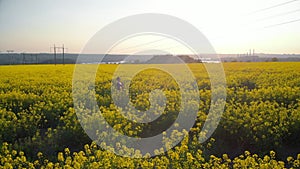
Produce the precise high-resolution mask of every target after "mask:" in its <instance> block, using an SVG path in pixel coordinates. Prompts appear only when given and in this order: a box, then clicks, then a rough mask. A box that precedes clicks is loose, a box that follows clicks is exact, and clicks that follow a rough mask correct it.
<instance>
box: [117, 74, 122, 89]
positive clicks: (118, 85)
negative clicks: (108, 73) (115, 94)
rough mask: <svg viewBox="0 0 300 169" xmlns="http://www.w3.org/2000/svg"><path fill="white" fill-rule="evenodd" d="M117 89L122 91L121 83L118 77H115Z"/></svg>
mask: <svg viewBox="0 0 300 169" xmlns="http://www.w3.org/2000/svg"><path fill="white" fill-rule="evenodd" d="M117 89H118V90H123V83H122V82H121V79H120V77H117Z"/></svg>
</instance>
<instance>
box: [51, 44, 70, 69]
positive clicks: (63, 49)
mask: <svg viewBox="0 0 300 169" xmlns="http://www.w3.org/2000/svg"><path fill="white" fill-rule="evenodd" d="M52 48H53V52H54V64H55V65H56V63H57V62H56V54H57V53H56V52H57V51H58V50H59V49H61V51H62V60H63V64H65V50H66V49H67V48H65V46H64V44H63V45H62V47H56V46H55V44H54V45H53V47H52ZM52 48H50V52H51V49H52Z"/></svg>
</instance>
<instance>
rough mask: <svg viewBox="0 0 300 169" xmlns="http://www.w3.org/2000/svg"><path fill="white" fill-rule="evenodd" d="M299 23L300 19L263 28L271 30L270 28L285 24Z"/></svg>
mask: <svg viewBox="0 0 300 169" xmlns="http://www.w3.org/2000/svg"><path fill="white" fill-rule="evenodd" d="M299 21H300V19H296V20H292V21H287V22H281V23H278V24H274V25H269V26H266V27H264V28H271V27H275V26H280V25H285V24H289V23H293V22H299Z"/></svg>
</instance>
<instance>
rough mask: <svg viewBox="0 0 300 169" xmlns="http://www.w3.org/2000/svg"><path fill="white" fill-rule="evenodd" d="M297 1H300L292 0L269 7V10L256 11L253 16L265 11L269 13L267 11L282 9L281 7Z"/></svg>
mask: <svg viewBox="0 0 300 169" xmlns="http://www.w3.org/2000/svg"><path fill="white" fill-rule="evenodd" d="M296 1H299V0H291V1H287V2H283V3H280V4H276V5H273V6H270V7H267V8H263V9H259V10H256V11H254V12H252V13H251V14H254V13H258V12H263V11H267V10H270V9H273V8H277V7H280V6H283V5H287V4H290V3H293V2H296Z"/></svg>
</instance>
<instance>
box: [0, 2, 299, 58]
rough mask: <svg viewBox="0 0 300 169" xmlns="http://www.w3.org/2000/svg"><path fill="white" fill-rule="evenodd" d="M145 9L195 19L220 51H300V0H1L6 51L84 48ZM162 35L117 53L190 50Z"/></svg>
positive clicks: (1, 43) (1, 42) (0, 43)
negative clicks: (104, 30) (99, 33)
mask: <svg viewBox="0 0 300 169" xmlns="http://www.w3.org/2000/svg"><path fill="white" fill-rule="evenodd" d="M141 13H162V14H168V15H172V16H175V17H178V18H180V19H183V20H185V21H187V22H189V23H190V24H192V25H194V26H195V27H197V28H198V29H199V30H200V31H201V32H202V33H203V34H204V35H205V36H206V37H207V38H208V40H209V41H210V42H211V44H212V45H213V47H214V48H215V50H216V52H217V53H246V52H247V51H249V49H255V51H256V52H261V53H279V54H283V53H300V46H299V44H300V43H299V42H300V0H294V1H291V0H264V1H262V0H226V1H222V0H209V1H208V0H206V1H204V0H187V1H183V0H181V1H179V0H151V1H141V0H126V1H125V0H119V1H117V0H109V1H100V0H95V1H88V0H80V1H78V0H64V1H62V0H42V1H41V0H26V1H22V0H19V1H17V0H0V51H1V52H2V53H5V52H6V51H7V50H14V51H15V52H50V47H51V46H52V45H53V44H56V45H57V46H61V45H62V44H64V45H65V46H66V47H67V48H68V52H69V53H78V52H81V50H82V49H83V47H84V46H85V44H86V43H87V41H88V40H89V39H90V38H91V37H92V36H93V35H94V34H95V33H96V32H97V31H98V30H100V29H101V28H102V27H104V26H105V25H107V24H109V23H111V22H114V21H116V20H117V19H120V18H122V17H126V16H130V15H133V14H141ZM160 39H161V37H157V36H155V37H149V36H147V37H146V36H145V37H142V36H141V37H138V38H133V39H131V40H130V39H129V40H128V41H127V42H126V43H123V44H121V45H123V46H118V47H116V50H114V51H113V53H132V52H138V51H141V50H145V49H146V48H156V47H158V46H159V47H161V48H162V49H168V50H170V51H171V52H174V53H176V52H178V53H185V52H186V51H184V50H181V49H180V44H179V46H178V44H176V43H174V44H176V45H175V46H174V44H172V43H171V42H170V41H169V40H168V39H166V40H160ZM140 44H142V45H140ZM143 44H147V45H143ZM176 50H177V51H176Z"/></svg>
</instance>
